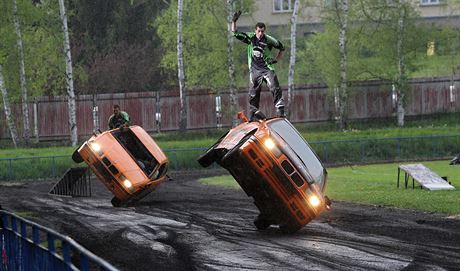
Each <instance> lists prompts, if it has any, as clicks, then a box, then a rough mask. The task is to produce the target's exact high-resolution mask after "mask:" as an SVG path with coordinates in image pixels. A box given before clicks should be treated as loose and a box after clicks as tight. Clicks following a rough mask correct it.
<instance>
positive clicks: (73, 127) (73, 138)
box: [59, 0, 78, 146]
mask: <svg viewBox="0 0 460 271" xmlns="http://www.w3.org/2000/svg"><path fill="white" fill-rule="evenodd" d="M59 13H60V15H61V21H62V31H63V32H64V54H65V63H66V69H65V70H66V72H65V77H66V83H67V100H68V107H69V128H70V142H71V144H72V146H76V145H77V143H78V134H77V116H76V115H77V112H76V111H77V109H76V104H75V91H74V86H73V75H72V56H71V53H70V41H69V30H68V27H67V14H66V10H65V5H64V0H59Z"/></svg>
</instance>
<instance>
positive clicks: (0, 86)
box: [0, 64, 18, 148]
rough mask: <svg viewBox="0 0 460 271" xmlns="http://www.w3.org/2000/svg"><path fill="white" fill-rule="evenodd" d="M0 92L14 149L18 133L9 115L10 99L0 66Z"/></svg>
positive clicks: (11, 116)
mask: <svg viewBox="0 0 460 271" xmlns="http://www.w3.org/2000/svg"><path fill="white" fill-rule="evenodd" d="M0 91H1V92H2V97H3V110H4V111H5V117H6V122H7V124H8V128H9V129H10V134H11V140H13V145H14V147H15V148H17V146H18V132H17V130H16V125H15V124H14V119H13V115H12V114H11V107H10V99H9V98H8V91H7V90H6V87H5V80H4V79H3V71H2V65H1V64H0Z"/></svg>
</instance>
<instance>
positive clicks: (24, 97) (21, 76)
mask: <svg viewBox="0 0 460 271" xmlns="http://www.w3.org/2000/svg"><path fill="white" fill-rule="evenodd" d="M13 18H14V29H15V31H16V45H17V47H18V56H19V79H20V83H21V97H22V119H23V121H22V122H23V126H24V141H25V143H26V145H27V144H29V140H30V124H29V103H28V101H27V80H26V71H25V67H24V48H23V45H22V35H21V27H20V25H19V16H18V7H17V3H16V0H13Z"/></svg>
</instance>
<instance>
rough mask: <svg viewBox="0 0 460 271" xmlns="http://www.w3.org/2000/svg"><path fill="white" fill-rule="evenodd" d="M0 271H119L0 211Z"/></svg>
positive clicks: (62, 238)
mask: <svg viewBox="0 0 460 271" xmlns="http://www.w3.org/2000/svg"><path fill="white" fill-rule="evenodd" d="M0 250H1V260H0V263H1V264H0V271H13V270H50V271H52V270H83V271H89V270H108V271H115V270H118V269H116V268H115V267H113V266H112V265H110V264H109V263H107V262H106V261H104V260H103V259H101V258H99V257H98V256H96V255H94V254H93V253H91V252H90V251H88V250H87V249H85V248H84V247H82V246H81V245H79V244H78V243H77V242H75V241H74V240H73V239H71V238H70V237H67V236H64V235H61V234H59V233H57V232H55V231H53V230H51V229H48V228H46V227H43V226H40V225H38V224H36V223H34V222H31V221H29V220H26V219H24V218H21V217H19V216H17V215H15V214H13V213H11V212H7V211H5V210H0Z"/></svg>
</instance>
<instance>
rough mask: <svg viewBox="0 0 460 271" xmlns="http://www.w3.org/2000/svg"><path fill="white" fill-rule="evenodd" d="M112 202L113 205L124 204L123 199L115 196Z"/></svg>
mask: <svg viewBox="0 0 460 271" xmlns="http://www.w3.org/2000/svg"><path fill="white" fill-rule="evenodd" d="M110 203H112V206H113V207H120V206H121V205H122V202H121V200H120V199H118V198H117V197H113V198H112V200H111V201H110Z"/></svg>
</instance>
